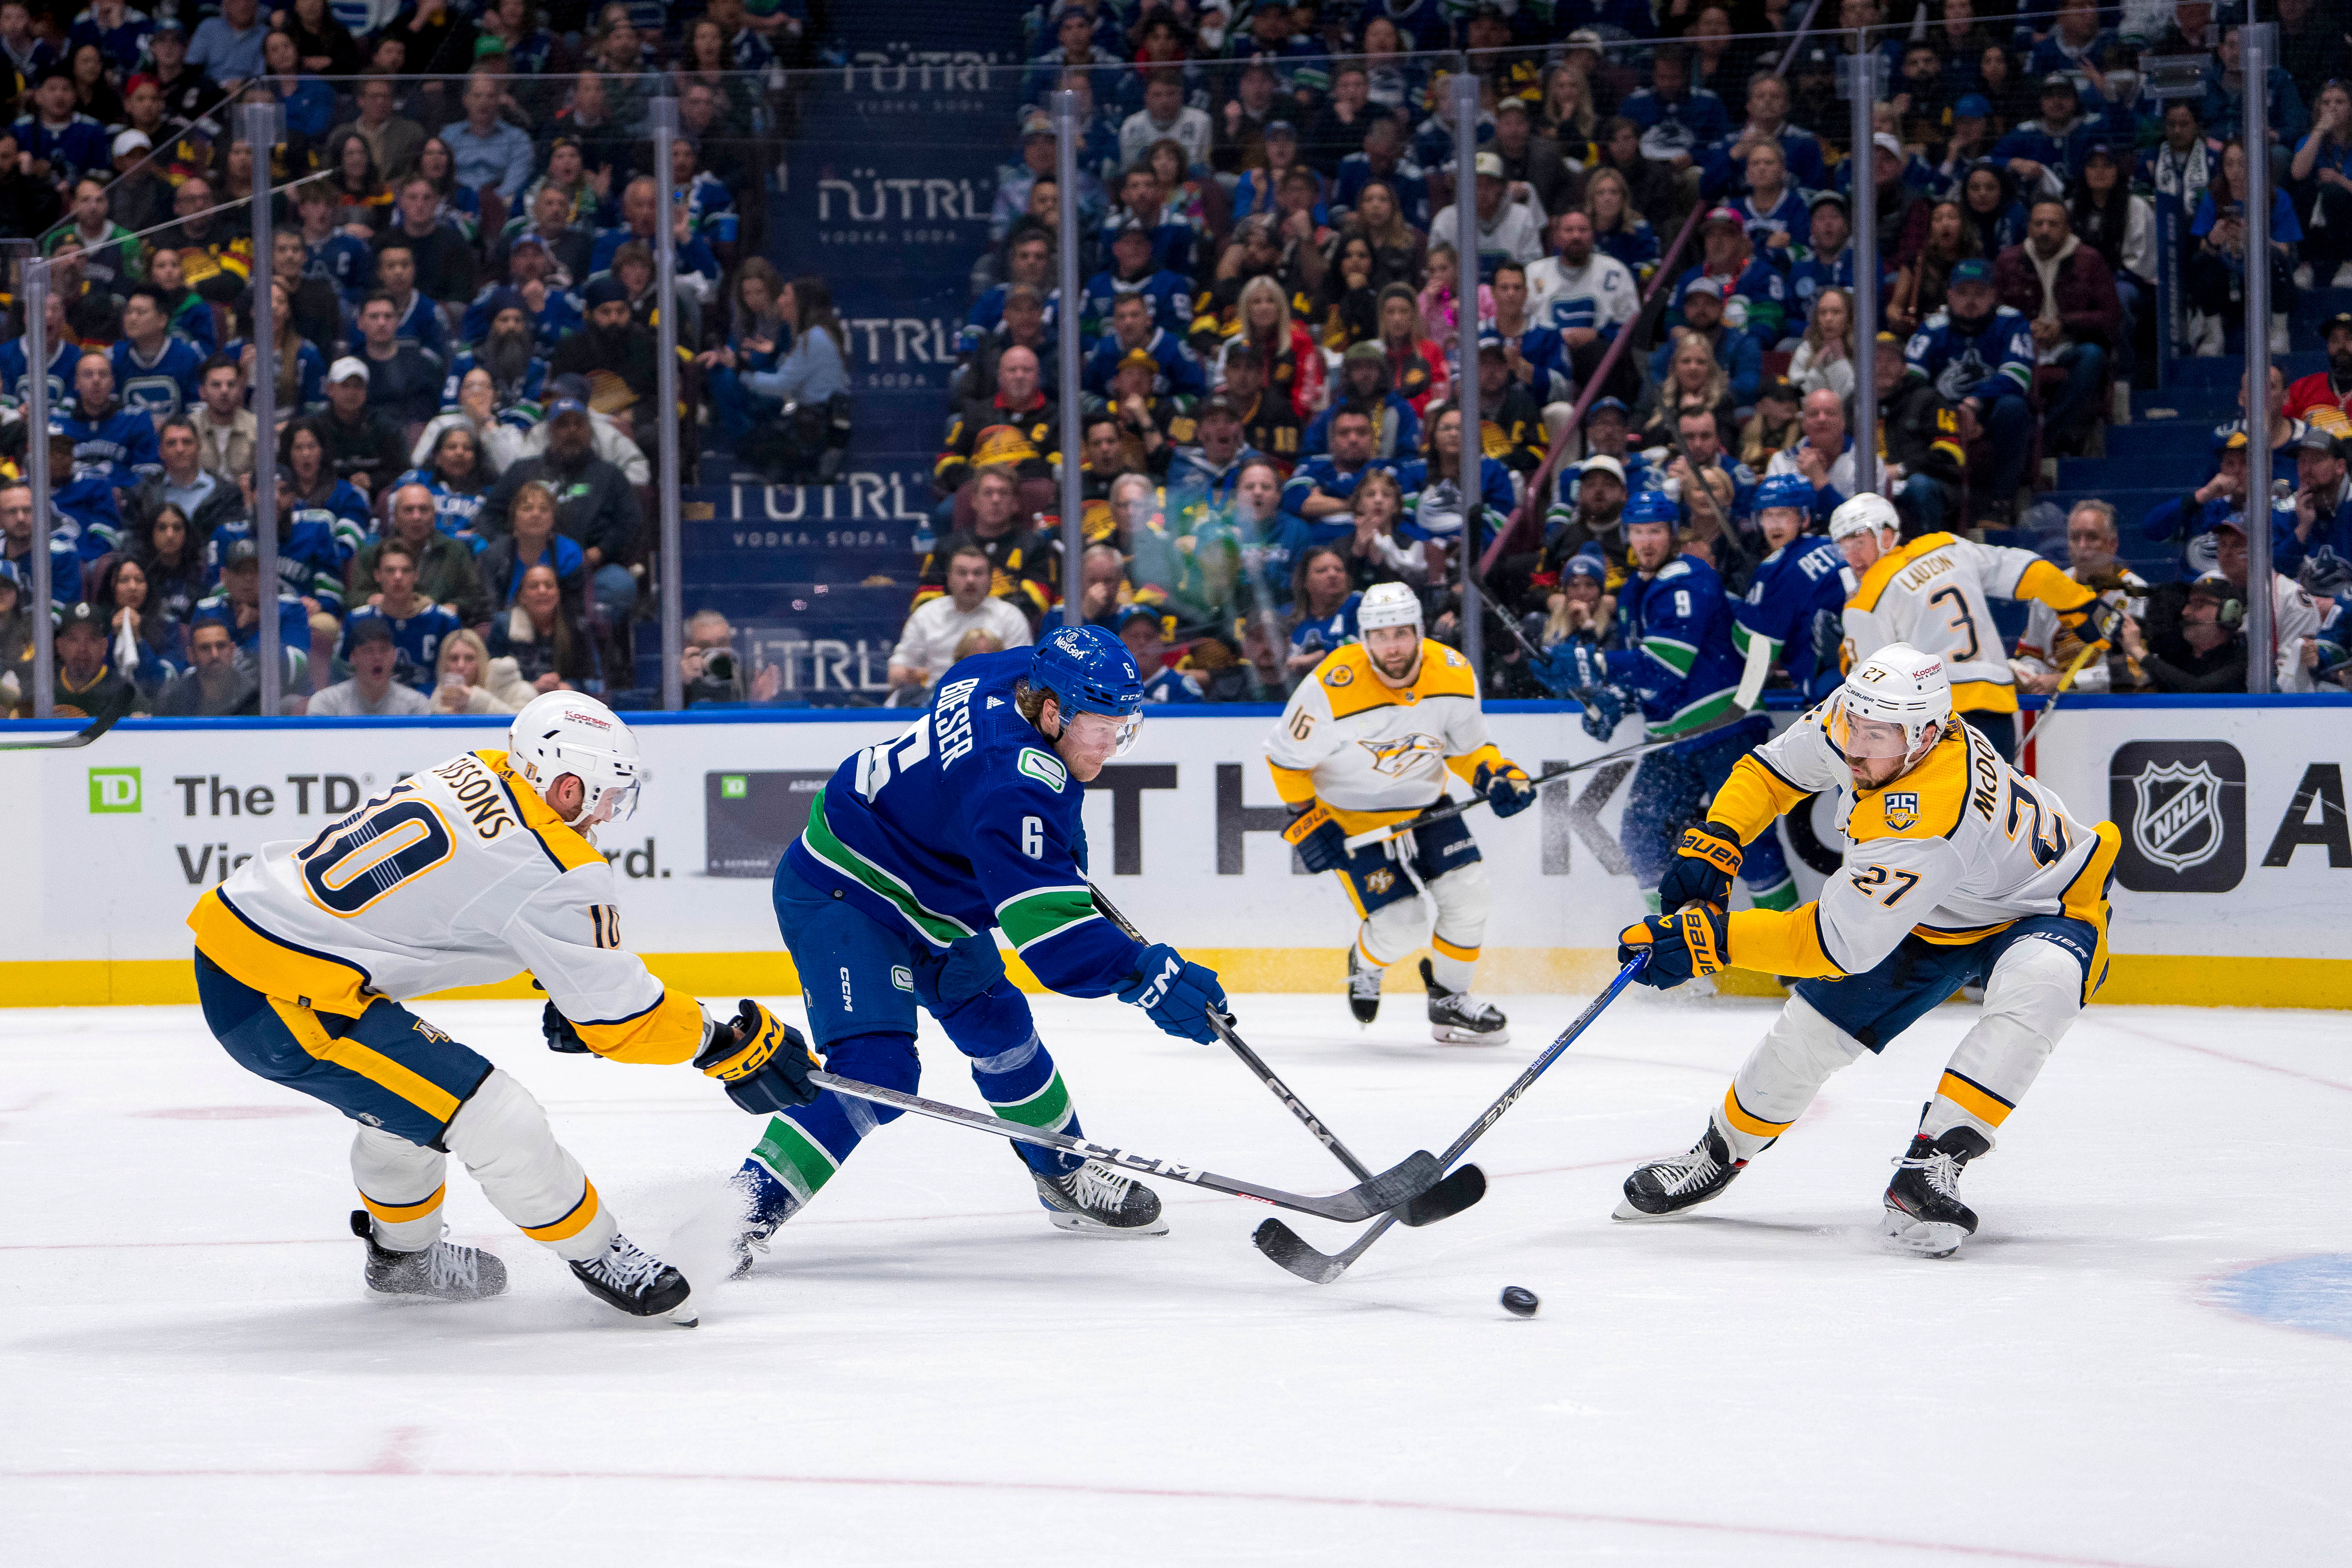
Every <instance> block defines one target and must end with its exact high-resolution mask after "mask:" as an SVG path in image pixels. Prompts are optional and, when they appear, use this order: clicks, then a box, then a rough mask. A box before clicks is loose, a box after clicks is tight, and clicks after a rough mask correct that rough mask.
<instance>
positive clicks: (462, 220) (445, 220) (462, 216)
mask: <svg viewBox="0 0 2352 1568" xmlns="http://www.w3.org/2000/svg"><path fill="white" fill-rule="evenodd" d="M459 123H460V124H461V125H462V124H463V123H464V121H459ZM416 178H418V179H421V180H423V181H424V182H425V184H429V185H431V186H432V187H433V221H434V222H435V223H436V224H438V225H439V226H442V227H443V228H446V229H447V230H449V231H450V232H451V233H453V234H455V235H456V236H457V237H458V238H459V239H462V240H464V241H465V242H466V244H467V247H472V246H473V245H474V244H475V243H476V242H477V241H478V240H479V239H480V238H481V235H482V198H481V195H480V193H479V192H478V191H476V190H475V189H474V188H473V187H472V186H471V185H467V184H460V183H459V182H458V179H457V153H455V152H453V151H452V150H451V149H450V146H449V143H448V142H447V141H446V139H445V138H443V137H439V136H427V137H426V138H425V145H424V146H422V147H419V148H418V149H417V150H416Z"/></svg>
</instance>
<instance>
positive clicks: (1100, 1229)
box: [1045, 1209, 1168, 1241]
mask: <svg viewBox="0 0 2352 1568" xmlns="http://www.w3.org/2000/svg"><path fill="white" fill-rule="evenodd" d="M1045 1217H1046V1219H1047V1220H1049V1221H1051V1222H1052V1224H1053V1226H1054V1228H1055V1229H1056V1230H1066V1231H1068V1232H1069V1233H1070V1234H1071V1235H1072V1236H1097V1237H1102V1238H1103V1239H1105V1240H1107V1241H1124V1240H1126V1239H1127V1238H1128V1237H1135V1236H1166V1235H1167V1234H1168V1217H1167V1216H1166V1215H1161V1216H1160V1218H1158V1219H1155V1220H1153V1221H1152V1222H1151V1223H1150V1225H1127V1226H1119V1225H1105V1224H1103V1222H1102V1221H1100V1220H1098V1219H1088V1218H1087V1216H1086V1215H1082V1214H1068V1213H1066V1212H1064V1211H1063V1210H1061V1209H1047V1210H1046V1211H1045Z"/></svg>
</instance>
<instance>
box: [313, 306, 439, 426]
mask: <svg viewBox="0 0 2352 1568" xmlns="http://www.w3.org/2000/svg"><path fill="white" fill-rule="evenodd" d="M359 324H360V336H361V338H362V347H361V351H360V354H359V355H358V356H356V357H354V358H352V359H344V360H338V361H336V362H335V363H336V367H337V368H336V373H335V377H334V379H336V380H338V381H340V380H342V379H345V378H346V374H347V373H346V371H345V369H344V367H347V366H351V365H354V364H356V365H357V366H358V368H359V369H361V370H362V371H363V372H364V373H365V374H366V375H367V399H366V405H367V407H368V408H369V409H370V410H372V411H373V412H375V413H379V414H382V415H383V416H384V417H385V418H387V419H389V420H391V421H393V422H394V424H395V425H396V426H419V425H422V424H424V423H425V421H426V420H427V419H430V418H432V417H433V413H434V410H436V408H438V407H440V406H441V382H442V365H441V362H440V361H439V360H438V359H437V358H436V357H435V356H434V355H433V354H431V353H428V352H426V351H425V350H424V349H421V348H417V347H415V346H413V345H404V344H402V343H401V342H398V341H397V338H398V334H399V331H400V306H399V303H398V302H397V301H396V300H394V298H393V297H392V296H391V295H390V294H387V293H385V292H383V291H382V290H381V289H379V290H378V291H377V292H375V293H373V294H371V295H369V296H368V297H367V300H366V302H365V303H363V304H362V305H361V306H360V313H359ZM405 446H406V441H405V439H402V440H400V441H399V442H397V443H396V444H395V446H394V450H395V451H399V450H402V449H404V447H405Z"/></svg>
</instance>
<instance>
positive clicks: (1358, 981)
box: [1348, 943, 1381, 1025]
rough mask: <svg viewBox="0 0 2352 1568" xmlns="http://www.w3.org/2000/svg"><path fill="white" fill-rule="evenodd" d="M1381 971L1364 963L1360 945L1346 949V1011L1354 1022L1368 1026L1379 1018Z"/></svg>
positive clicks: (1354, 944)
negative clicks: (1353, 1017) (1354, 1019)
mask: <svg viewBox="0 0 2352 1568" xmlns="http://www.w3.org/2000/svg"><path fill="white" fill-rule="evenodd" d="M1348 1011H1349V1012H1350V1013H1353V1014H1354V1015H1355V1016H1356V1022H1358V1023H1359V1024H1366V1025H1369V1024H1370V1023H1371V1021H1372V1020H1373V1019H1375V1018H1377V1017H1379V1016H1381V970H1380V969H1379V967H1378V966H1376V965H1374V964H1370V963H1365V962H1364V950H1363V948H1362V946H1361V945H1360V944H1356V943H1350V944H1349V948H1348Z"/></svg>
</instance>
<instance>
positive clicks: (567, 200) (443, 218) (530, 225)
mask: <svg viewBox="0 0 2352 1568" xmlns="http://www.w3.org/2000/svg"><path fill="white" fill-rule="evenodd" d="M352 9H353V8H352V7H350V6H345V5H330V4H329V3H328V0H293V3H292V4H291V5H288V6H287V7H286V8H284V9H280V10H275V11H271V12H269V13H268V14H267V15H265V14H264V13H263V12H262V10H261V9H260V8H259V7H258V6H257V4H256V0H217V4H214V3H211V0H206V3H205V4H202V5H196V4H185V3H184V4H182V5H180V6H179V7H178V8H177V10H176V12H173V11H170V10H169V9H162V10H160V11H159V14H158V15H154V16H150V15H149V14H147V13H145V12H142V11H140V10H138V9H135V8H132V7H131V5H127V4H126V3H125V0H94V3H93V4H92V5H90V7H89V9H87V10H81V11H79V14H78V15H77V14H76V13H75V8H74V7H72V6H65V7H62V8H58V7H53V6H49V5H45V4H44V3H43V0H29V3H27V0H6V3H5V5H0V100H5V106H6V109H5V113H0V239H7V238H14V239H16V240H18V241H26V242H31V244H32V245H33V246H35V247H37V250H38V252H39V254H41V255H42V256H45V257H47V258H49V266H48V268H47V274H48V292H47V305H46V310H45V321H44V325H45V328H46V332H47V344H48V363H47V364H46V365H33V364H30V363H27V352H26V350H27V339H26V336H25V335H24V328H25V326H26V323H25V322H24V321H23V320H22V316H23V313H24V298H25V296H24V292H23V289H22V287H21V284H22V279H21V277H20V276H13V277H12V278H11V279H10V280H9V283H10V287H11V288H12V289H14V292H12V293H11V294H9V295H8V296H7V299H6V303H7V304H8V306H9V307H10V309H11V310H12V312H13V313H14V315H15V317H16V320H15V321H13V322H12V323H11V329H10V330H9V339H10V341H8V342H0V463H5V472H0V479H5V489H0V518H5V532H6V540H5V547H0V707H5V708H9V709H13V710H16V711H17V712H20V713H22V712H29V711H30V710H31V707H32V703H33V698H34V693H33V691H32V690H31V683H32V661H31V653H30V647H31V643H32V637H31V632H30V620H29V615H30V610H29V604H28V600H29V598H30V595H31V585H32V570H31V563H30V551H31V548H32V544H31V541H32V531H33V530H32V521H33V508H32V498H31V492H30V489H29V475H30V472H31V465H30V462H29V451H30V447H31V443H33V442H34V441H40V442H43V443H45V444H46V447H45V449H46V451H47V455H48V459H49V461H48V474H49V483H50V487H51V495H50V498H49V507H50V517H51V521H52V531H51V535H50V554H51V592H52V595H53V601H54V603H55V605H56V606H57V613H56V616H55V620H56V627H57V635H58V642H57V655H56V669H57V677H56V688H55V691H54V694H53V696H54V702H55V707H56V711H57V712H58V713H60V714H68V715H70V714H80V713H89V712H93V711H96V710H98V709H99V708H100V706H101V705H102V704H103V702H104V701H105V700H108V699H109V698H110V697H111V696H113V695H114V694H116V693H117V692H119V691H120V690H121V689H122V688H123V687H126V686H127V687H129V688H131V689H133V691H134V692H135V697H134V701H135V705H136V710H138V711H150V710H152V711H156V712H166V713H195V714H211V715H220V714H232V713H237V712H247V713H249V712H252V711H253V710H255V708H256V706H257V701H258V693H259V688H260V681H259V671H258V666H257V656H258V647H259V641H260V628H261V626H262V625H263V624H264V622H265V620H266V619H269V618H273V617H274V619H275V621H276V623H277V625H278V627H279V632H280V639H281V644H282V647H283V648H284V650H285V658H286V666H285V669H284V671H283V672H282V682H281V684H282V688H283V690H284V691H285V693H286V694H287V695H286V697H285V699H284V702H285V706H286V708H287V710H289V711H295V712H300V711H309V712H312V713H412V712H425V711H439V712H477V713H479V712H509V711H512V710H515V709H517V708H519V707H520V705H521V704H522V703H523V702H524V701H525V700H528V699H529V698H530V696H531V695H532V694H533V693H534V692H535V691H543V690H548V689H554V688H556V687H559V686H575V687H581V688H584V689H596V690H601V691H605V692H607V693H608V694H611V695H614V696H615V697H616V698H617V697H621V696H622V695H624V694H625V693H626V692H627V691H628V690H629V689H631V688H632V687H634V685H635V680H634V678H633V675H632V658H633V633H632V623H633V621H635V620H637V619H638V618H640V617H641V616H643V615H644V614H646V608H647V606H648V605H649V603H650V599H649V592H650V588H651V586H652V579H651V572H652V569H653V568H652V564H651V563H650V561H649V554H650V546H651V544H652V542H653V541H652V539H651V537H650V536H651V533H652V530H651V529H650V528H649V527H648V526H647V525H646V519H647V518H648V517H649V516H651V515H652V510H651V508H650V505H649V501H650V496H651V491H650V489H649V488H648V487H649V485H650V482H651V478H652V472H651V470H652V467H653V465H652V464H651V462H650V461H649V454H654V453H655V452H656V442H655V432H656V429H657V427H658V422H657V419H656V410H657V400H656V374H657V369H658V367H657V351H656V331H655V322H656V319H657V316H658V313H659V312H660V311H661V310H664V309H669V310H674V311H675V314H676V317H677V340H678V343H679V348H680V363H679V367H678V369H679V375H680V384H681V391H682V400H683V401H684V402H685V405H686V406H687V408H688V411H689V414H691V411H692V410H695V409H698V408H703V407H709V408H710V409H711V410H713V411H714V413H715V415H717V416H722V417H728V418H733V417H750V418H756V417H757V416H758V410H759V408H760V405H761V401H762V399H763V398H770V397H771V396H772V395H773V394H774V393H776V392H777V390H778V389H779V388H780V387H781V388H782V389H783V391H784V395H786V396H789V395H791V389H792V387H793V385H795V384H800V383H806V382H808V381H809V380H810V379H811V376H810V373H808V372H807V371H806V369H805V364H806V362H807V361H808V360H809V358H810V356H809V355H808V354H807V353H805V352H802V353H799V354H798V356H797V359H796V358H795V354H794V352H793V344H792V342H790V340H792V339H793V337H794V336H795V334H797V335H798V337H799V340H800V342H802V343H803V344H805V343H806V342H808V341H809V340H810V339H811V337H812V336H813V335H817V334H812V333H811V332H810V331H809V328H810V327H811V325H812V324H813V322H814V321H819V320H824V319H827V318H828V317H829V311H830V307H829V305H828V304H827V302H826V300H825V296H824V288H823V285H822V284H821V283H814V282H813V281H808V280H804V281H803V284H802V285H801V286H800V287H799V289H798V291H797V295H796V291H795V288H794V286H793V285H789V284H787V283H785V282H784V281H783V279H782V278H781V277H780V276H779V274H778V273H777V271H776V269H775V268H773V267H772V266H771V265H770V264H769V263H768V262H766V261H764V260H762V259H761V258H759V256H758V255H757V254H756V252H757V249H758V246H759V240H760V228H761V222H762V219H763V216H764V215H763V209H762V206H761V203H759V202H757V201H752V202H749V203H747V204H745V210H744V211H742V212H740V213H739V211H738V209H737V205H736V194H737V193H738V192H739V191H745V190H751V191H757V190H761V189H764V188H765V183H764V182H765V175H764V171H765V170H766V169H768V168H770V167H772V165H773V164H774V163H775V161H776V157H777V155H778V150H779V148H780V146H781V140H780V139H781V138H782V135H784V134H785V133H786V132H787V131H788V130H789V121H790V119H791V116H792V114H793V107H794V106H793V99H792V96H791V92H790V89H789V86H788V82H789V79H788V78H787V77H786V76H785V74H784V69H783V68H784V67H785V66H787V65H791V64H796V63H802V62H803V60H804V58H805V56H806V50H807V47H808V40H807V39H806V38H805V37H803V22H802V20H801V18H800V17H799V16H796V15H795V14H794V13H795V12H796V11H797V10H798V9H799V7H797V6H787V5H775V4H768V5H758V6H753V7H747V5H745V3H744V0H709V5H708V6H707V8H704V9H701V10H700V11H699V12H698V14H697V15H695V16H690V17H681V18H674V19H672V18H666V17H665V18H663V21H664V22H667V26H666V27H664V26H663V25H662V22H656V23H655V26H654V28H652V29H649V28H648V27H647V26H646V24H647V23H648V22H649V21H651V20H653V18H654V17H655V16H661V14H660V13H659V12H658V10H657V8H653V9H652V16H648V10H649V8H647V7H644V6H632V5H622V4H617V3H616V4H611V5H602V6H600V7H597V8H595V9H593V11H592V10H591V8H590V6H588V5H585V4H577V3H575V4H571V5H562V4H560V3H559V4H556V5H551V7H550V9H549V10H547V11H546V12H545V13H542V12H541V5H540V4H539V3H538V0H402V3H401V4H399V5H374V6H366V5H362V6H359V7H356V9H357V10H358V11H359V12H360V13H361V14H362V16H365V17H367V18H368V20H369V26H367V27H366V28H365V30H354V29H353V28H352V27H350V26H346V21H345V20H344V19H339V18H346V19H348V15H349V13H350V12H351V11H352ZM657 85H658V86H659V87H660V88H661V89H662V90H663V91H665V92H668V93H673V94H675V96H676V97H677V100H678V104H679V121H680V132H679V135H678V138H677V141H676V142H675V143H674V144H673V145H672V147H671V148H670V149H669V150H668V152H667V156H668V157H669V159H670V169H669V172H670V173H671V174H672V176H673V177H674V178H675V179H676V180H677V183H678V184H679V186H680V199H679V200H678V202H677V208H676V211H675V212H674V214H673V215H672V219H671V221H672V223H673V226H674V227H673V232H674V235H675V237H676V246H677V252H676V256H677V290H676V293H675V296H674V298H673V299H671V300H667V301H665V300H660V299H659V298H658V297H657V290H656V287H655V283H654V273H655V261H654V255H653V247H654V241H655V236H656V223H658V222H659V221H661V215H660V213H659V210H658V209H659V205H660V196H659V195H658V187H657V185H656V182H655V181H654V180H653V179H652V178H651V177H650V175H649V174H647V173H646V171H647V170H648V169H649V168H651V166H652V163H651V160H652V159H653V158H654V157H655V156H656V153H655V151H654V149H653V148H652V146H651V144H650V139H649V134H648V132H647V129H646V117H645V104H646V101H647V100H649V99H650V98H651V97H653V96H654V95H655V92H656V86H657ZM252 103H265V104H274V105H277V106H278V107H279V110H280V111H281V132H280V133H281V135H282V137H283V141H282V142H281V143H280V144H278V146H276V147H275V148H274V149H273V150H272V152H271V153H270V155H269V158H268V164H269V166H268V168H267V169H266V170H263V169H257V167H256V164H255V159H254V157H253V154H252V151H251V148H250V146H249V145H248V143H247V142H246V141H245V140H244V138H243V123H242V110H243V108H244V106H246V105H248V104H252ZM263 192H267V193H268V194H267V195H266V196H265V195H262V193H263ZM256 199H266V200H268V202H269V203H270V216H271V221H272V224H273V227H274V244H273V253H272V256H271V258H270V263H271V273H270V280H269V288H268V296H269V297H268V299H267V300H257V298H256V297H255V293H254V289H253V288H252V277H253V270H254V268H253V262H254V258H253V255H252V245H253V240H252V234H253V219H254V214H253V211H252V207H251V203H252V202H253V201H254V200H256ZM730 295H731V297H732V298H733V299H735V300H740V301H741V303H742V304H743V305H744V307H745V308H746V313H745V318H741V319H740V320H742V321H744V324H746V325H748V326H749V327H750V329H751V330H749V331H733V332H730V311H729V310H726V309H724V308H722V301H724V300H727V299H728V298H729V297H730ZM752 318H756V319H755V320H754V319H752ZM265 322H266V324H265ZM763 334H764V335H763ZM834 373H835V375H836V376H837V375H838V358H837V356H836V357H835V362H834ZM36 376H39V377H43V378H44V379H45V380H46V383H47V397H48V405H49V416H48V429H47V431H44V432H35V431H32V430H31V429H30V423H31V422H30V420H29V418H28V414H29V402H30V397H31V387H32V384H33V380H34V378H35V377H36ZM795 377H797V378H798V382H797V383H796V382H795V380H794V378H795ZM265 382H266V384H268V386H269V388H270V389H271V391H272V392H273V394H274V408H275V415H276V423H275V435H276V471H275V472H274V473H270V474H260V473H257V437H258V434H259V432H258V429H257V425H256V415H255V412H254V393H255V391H256V389H257V386H258V385H259V384H263V383H265ZM747 410H749V411H750V412H749V414H748V415H747V414H746V411H747ZM687 445H688V447H689V448H691V447H696V446H698V443H695V442H688V443H687ZM682 456H683V458H684V459H685V465H686V471H687V472H688V474H689V475H691V474H692V472H693V458H694V453H693V451H692V450H691V449H689V450H688V451H687V452H685V453H684V454H682ZM260 485H268V486H270V487H271V492H270V493H271V494H272V495H273V496H274V498H275V504H276V516H277V552H276V560H277V569H278V579H277V581H276V582H274V583H268V584H265V583H263V582H262V581H261V580H260V566H261V563H260V560H259V551H258V549H257V542H256V540H255V538H254V536H253V523H254V517H255V510H256V506H257V497H258V491H257V487H258V486H260Z"/></svg>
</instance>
